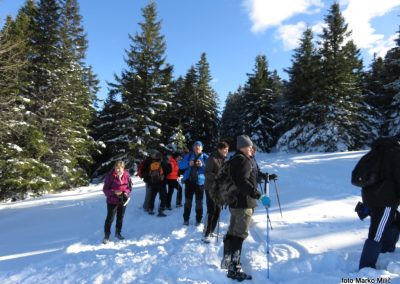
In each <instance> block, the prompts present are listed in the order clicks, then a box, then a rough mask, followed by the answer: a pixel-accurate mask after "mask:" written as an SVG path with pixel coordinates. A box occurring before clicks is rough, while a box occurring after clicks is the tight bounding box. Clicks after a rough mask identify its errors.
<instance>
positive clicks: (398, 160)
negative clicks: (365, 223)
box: [359, 136, 400, 269]
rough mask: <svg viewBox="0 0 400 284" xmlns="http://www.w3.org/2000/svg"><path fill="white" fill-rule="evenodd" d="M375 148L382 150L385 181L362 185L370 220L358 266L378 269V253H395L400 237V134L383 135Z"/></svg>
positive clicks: (382, 174)
mask: <svg viewBox="0 0 400 284" xmlns="http://www.w3.org/2000/svg"><path fill="white" fill-rule="evenodd" d="M372 147H373V148H377V149H378V151H379V152H380V153H382V162H381V163H382V164H381V178H382V181H381V182H379V183H377V184H374V185H371V186H369V187H364V188H362V199H363V203H364V204H365V205H366V206H367V207H368V208H369V209H370V216H371V223H370V226H369V232H368V238H367V240H366V241H365V243H364V247H363V251H362V253H361V257H360V264H359V269H362V268H364V267H372V268H375V265H376V262H377V260H378V257H379V253H385V252H394V250H395V248H396V243H397V241H398V239H399V226H398V224H396V223H398V220H396V219H398V216H397V215H398V212H397V207H398V206H399V203H400V137H399V136H397V137H386V138H380V139H378V140H376V141H375V142H374V143H373V145H372Z"/></svg>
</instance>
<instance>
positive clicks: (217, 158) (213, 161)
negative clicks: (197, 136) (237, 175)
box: [202, 141, 229, 243]
mask: <svg viewBox="0 0 400 284" xmlns="http://www.w3.org/2000/svg"><path fill="white" fill-rule="evenodd" d="M228 152H229V145H228V144H227V143H226V142H223V141H222V142H219V143H218V145H217V151H215V152H214V153H212V154H211V155H210V156H209V157H208V159H207V162H206V167H205V169H204V175H205V177H206V180H205V183H204V189H205V191H206V203H207V219H206V224H205V226H204V236H203V238H202V240H203V242H205V243H209V242H210V236H212V234H213V233H214V230H215V228H216V226H217V222H218V219H219V215H220V213H221V205H220V204H219V203H218V200H217V199H218V198H217V190H218V189H217V186H216V183H215V177H216V176H217V174H218V172H219V170H220V169H221V167H222V165H223V164H224V162H225V159H226V156H227V155H228Z"/></svg>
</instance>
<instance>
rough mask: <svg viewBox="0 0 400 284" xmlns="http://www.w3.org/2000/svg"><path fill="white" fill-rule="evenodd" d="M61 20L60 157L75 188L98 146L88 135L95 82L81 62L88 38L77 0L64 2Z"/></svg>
mask: <svg viewBox="0 0 400 284" xmlns="http://www.w3.org/2000/svg"><path fill="white" fill-rule="evenodd" d="M60 22H61V27H60V34H61V38H60V40H61V45H60V53H61V59H62V60H61V72H60V73H61V74H60V77H61V78H62V86H61V89H62V96H60V100H64V102H63V105H64V107H63V109H62V110H61V111H62V115H61V123H62V126H63V128H64V133H65V137H66V141H65V143H64V145H63V146H64V151H63V153H62V156H64V157H65V158H64V161H68V163H65V165H64V171H63V175H64V178H63V179H64V181H65V182H67V184H68V187H76V186H80V185H85V184H87V183H88V181H89V175H90V174H91V166H92V164H93V163H94V160H93V157H92V155H93V152H94V150H95V149H96V147H97V145H96V143H95V141H94V139H93V138H92V137H91V135H90V133H91V130H90V125H91V122H92V121H93V119H94V115H95V109H94V107H93V105H94V101H95V100H96V97H95V95H96V93H95V92H96V89H97V85H96V83H97V82H96V79H95V75H94V74H92V71H91V68H90V67H87V66H86V65H85V62H84V60H85V57H86V50H87V39H86V34H85V32H84V29H83V27H82V24H81V22H82V17H81V16H80V14H79V5H78V3H77V0H64V1H63V6H62V7H61V19H60ZM77 117H79V119H76V118H77Z"/></svg>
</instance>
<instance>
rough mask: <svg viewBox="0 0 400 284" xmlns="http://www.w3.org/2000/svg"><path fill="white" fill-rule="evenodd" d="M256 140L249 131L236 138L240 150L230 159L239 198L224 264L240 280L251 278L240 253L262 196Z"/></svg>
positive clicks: (226, 241)
mask: <svg viewBox="0 0 400 284" xmlns="http://www.w3.org/2000/svg"><path fill="white" fill-rule="evenodd" d="M252 146H253V142H252V141H251V140H250V138H249V137H248V136H247V135H240V136H238V137H237V139H236V148H237V152H236V153H235V154H234V156H233V157H232V158H231V160H230V172H231V176H232V179H233V182H234V185H235V187H236V191H235V197H236V201H235V202H234V203H232V204H230V205H229V211H230V213H231V217H230V222H229V228H228V232H227V234H226V236H225V238H224V256H223V259H222V262H221V267H222V268H228V273H227V277H228V278H232V279H237V280H239V281H242V280H246V279H251V276H249V275H247V274H246V273H244V272H243V271H242V268H241V264H240V257H241V252H242V245H243V241H244V240H245V239H246V238H247V236H248V232H249V226H250V222H251V217H252V215H253V212H254V208H255V207H256V206H257V203H256V200H257V199H259V198H260V197H261V193H260V192H259V191H258V190H257V180H256V176H255V173H254V171H253V169H252V162H251V157H252Z"/></svg>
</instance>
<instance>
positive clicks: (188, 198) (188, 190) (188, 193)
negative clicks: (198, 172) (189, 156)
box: [183, 181, 204, 223]
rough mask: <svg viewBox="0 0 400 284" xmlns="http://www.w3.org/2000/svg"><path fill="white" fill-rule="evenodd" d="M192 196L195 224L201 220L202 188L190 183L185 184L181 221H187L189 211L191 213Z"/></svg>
mask: <svg viewBox="0 0 400 284" xmlns="http://www.w3.org/2000/svg"><path fill="white" fill-rule="evenodd" d="M193 195H194V196H195V197H196V207H195V208H196V222H197V223H200V222H201V219H202V218H203V196H204V189H203V186H200V185H197V184H196V183H192V182H190V181H186V182H185V210H184V211H183V220H184V221H189V218H190V211H192V203H193Z"/></svg>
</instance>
